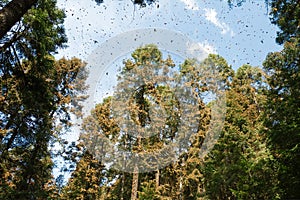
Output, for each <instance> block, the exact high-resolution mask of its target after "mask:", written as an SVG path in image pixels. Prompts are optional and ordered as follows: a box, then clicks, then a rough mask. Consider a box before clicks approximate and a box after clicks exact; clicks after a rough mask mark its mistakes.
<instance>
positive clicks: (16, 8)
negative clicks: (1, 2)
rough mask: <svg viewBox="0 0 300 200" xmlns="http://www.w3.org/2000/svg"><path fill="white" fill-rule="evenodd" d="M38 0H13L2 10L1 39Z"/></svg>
mask: <svg viewBox="0 0 300 200" xmlns="http://www.w3.org/2000/svg"><path fill="white" fill-rule="evenodd" d="M37 1H38V0H12V1H11V2H9V3H8V4H7V5H6V6H5V7H4V8H3V9H1V10H0V39H1V38H3V37H4V36H5V34H6V33H7V32H8V31H9V30H10V29H11V28H12V27H13V26H14V25H15V24H16V23H17V22H18V21H20V20H21V18H22V17H23V15H24V14H25V13H26V12H27V11H28V10H29V9H30V8H31V7H32V6H33V5H34V4H35V3H36V2H37Z"/></svg>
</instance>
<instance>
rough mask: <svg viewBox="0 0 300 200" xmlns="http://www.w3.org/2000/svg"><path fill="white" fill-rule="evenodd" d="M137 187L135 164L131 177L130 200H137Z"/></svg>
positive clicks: (137, 174) (137, 172) (137, 176)
mask: <svg viewBox="0 0 300 200" xmlns="http://www.w3.org/2000/svg"><path fill="white" fill-rule="evenodd" d="M138 186H139V168H138V166H137V164H135V166H134V171H133V176H132V189H131V200H136V199H137V193H138Z"/></svg>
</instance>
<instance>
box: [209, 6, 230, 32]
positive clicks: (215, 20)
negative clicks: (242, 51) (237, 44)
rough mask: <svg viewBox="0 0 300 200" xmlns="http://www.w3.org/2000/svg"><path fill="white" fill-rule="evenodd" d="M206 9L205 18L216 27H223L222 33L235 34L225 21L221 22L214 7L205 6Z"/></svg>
mask: <svg viewBox="0 0 300 200" xmlns="http://www.w3.org/2000/svg"><path fill="white" fill-rule="evenodd" d="M204 11H205V18H206V20H207V21H209V22H211V23H213V24H214V25H215V26H216V27H218V28H220V29H221V34H223V35H224V34H227V33H230V35H231V36H233V35H234V32H233V31H232V30H231V29H230V27H229V26H228V25H227V24H226V23H224V22H221V21H220V20H219V19H218V18H217V14H218V13H217V11H216V10H215V9H213V8H204Z"/></svg>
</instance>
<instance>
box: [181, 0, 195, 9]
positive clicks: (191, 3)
mask: <svg viewBox="0 0 300 200" xmlns="http://www.w3.org/2000/svg"><path fill="white" fill-rule="evenodd" d="M180 1H181V2H183V3H184V4H185V8H186V9H189V10H199V7H198V4H197V2H196V1H195V0H180Z"/></svg>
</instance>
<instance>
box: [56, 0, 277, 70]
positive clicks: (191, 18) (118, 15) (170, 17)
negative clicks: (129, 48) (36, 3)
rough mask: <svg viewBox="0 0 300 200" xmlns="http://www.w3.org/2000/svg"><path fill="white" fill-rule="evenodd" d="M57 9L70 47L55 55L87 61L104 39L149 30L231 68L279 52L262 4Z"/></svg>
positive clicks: (74, 4)
mask: <svg viewBox="0 0 300 200" xmlns="http://www.w3.org/2000/svg"><path fill="white" fill-rule="evenodd" d="M58 6H60V7H62V8H64V9H65V11H66V14H67V18H66V21H65V27H66V30H67V35H68V38H69V43H68V45H69V47H68V48H66V49H64V50H61V51H59V55H58V56H57V57H62V56H66V57H73V56H76V57H79V58H82V59H84V60H87V59H88V57H89V55H90V54H91V53H92V52H93V51H94V50H95V49H96V48H97V47H98V46H99V45H101V44H102V43H103V42H104V41H106V40H109V39H111V38H113V37H115V36H117V35H118V34H121V33H124V32H126V31H132V30H135V29H140V28H148V27H158V28H164V29H169V30H173V31H177V32H180V33H182V34H184V35H186V36H187V37H189V38H190V39H191V40H193V41H195V42H197V43H198V44H199V46H201V48H203V50H204V51H207V52H208V53H217V54H219V55H221V56H223V57H224V58H225V59H226V60H227V61H228V63H229V64H230V65H232V66H233V68H234V69H237V68H238V67H239V66H241V65H242V64H246V63H248V64H251V65H253V66H261V63H262V62H263V60H264V59H265V57H266V55H267V53H268V52H270V51H278V50H280V49H281V47H280V46H278V45H276V43H275V36H276V31H277V27H276V26H274V25H272V24H271V23H270V20H269V16H267V8H266V6H265V3H264V1H263V0H253V1H251V0H247V1H246V2H245V3H244V4H243V5H242V6H241V7H233V8H232V9H230V8H229V7H228V4H227V0H211V1H209V0H159V2H158V3H156V4H154V5H152V6H147V7H146V8H139V7H138V6H133V4H132V3H131V1H130V0H105V1H104V3H103V4H101V5H100V6H98V5H96V3H95V1H93V0H84V1H83V0H58ZM108 51H109V50H108ZM87 61H88V60H87Z"/></svg>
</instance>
